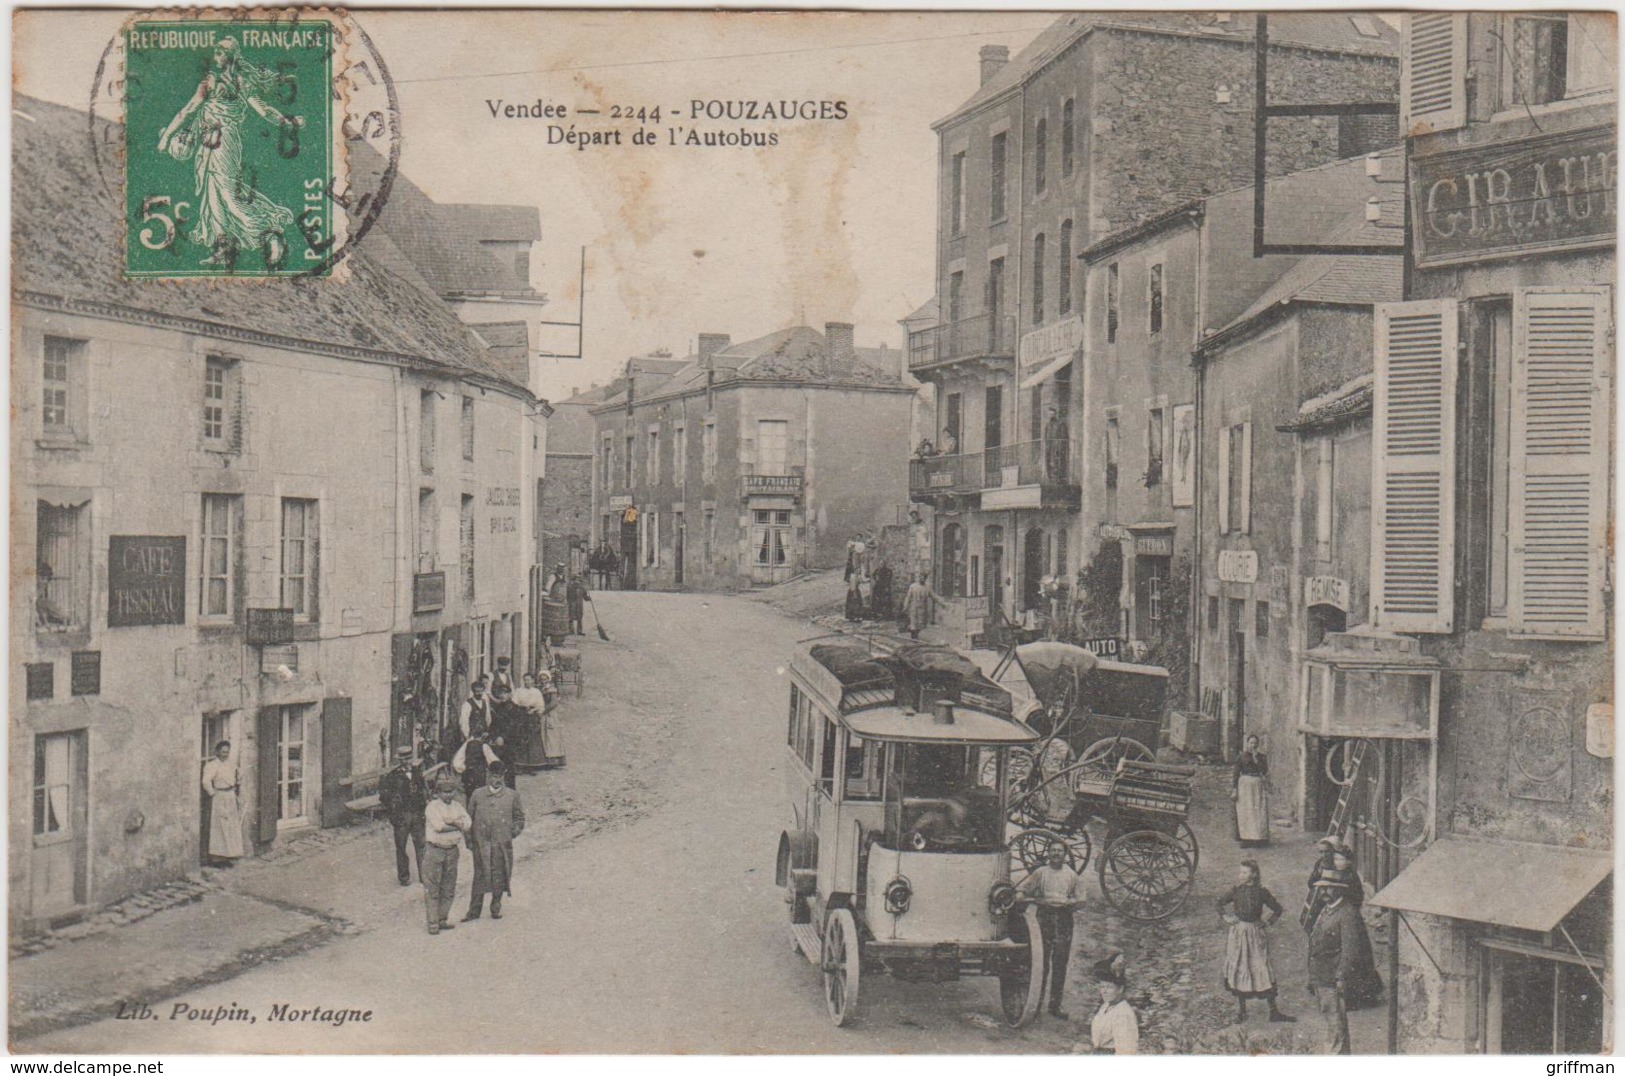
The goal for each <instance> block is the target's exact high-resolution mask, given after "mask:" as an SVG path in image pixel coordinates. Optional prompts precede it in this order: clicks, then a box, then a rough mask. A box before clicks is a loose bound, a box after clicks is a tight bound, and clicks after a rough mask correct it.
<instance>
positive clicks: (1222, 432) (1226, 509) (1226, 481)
mask: <svg viewBox="0 0 1625 1076" xmlns="http://www.w3.org/2000/svg"><path fill="white" fill-rule="evenodd" d="M1218 492H1219V533H1220V534H1229V533H1230V427H1229V426H1220V427H1219V491H1218Z"/></svg>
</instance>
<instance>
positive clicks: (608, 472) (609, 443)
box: [598, 433, 615, 493]
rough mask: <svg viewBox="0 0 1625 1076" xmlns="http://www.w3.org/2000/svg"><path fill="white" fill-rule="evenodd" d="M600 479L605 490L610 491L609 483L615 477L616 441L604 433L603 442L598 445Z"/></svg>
mask: <svg viewBox="0 0 1625 1076" xmlns="http://www.w3.org/2000/svg"><path fill="white" fill-rule="evenodd" d="M598 455H599V463H598V481H599V482H600V483H602V485H603V488H604V491H605V492H606V493H607V492H608V491H609V484H610V483H611V482H612V481H614V478H615V442H614V440H612V439H611V438H610V436H609V434H607V433H606V434H604V439H603V444H601V445H599V446H598Z"/></svg>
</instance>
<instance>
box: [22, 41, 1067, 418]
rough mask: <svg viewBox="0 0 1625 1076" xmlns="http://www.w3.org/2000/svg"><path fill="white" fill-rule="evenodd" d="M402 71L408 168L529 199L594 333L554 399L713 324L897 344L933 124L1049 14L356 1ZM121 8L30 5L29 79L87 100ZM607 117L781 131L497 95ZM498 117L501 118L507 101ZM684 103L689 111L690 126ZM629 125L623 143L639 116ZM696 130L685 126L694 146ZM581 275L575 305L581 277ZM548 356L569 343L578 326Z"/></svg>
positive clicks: (425, 181) (556, 273)
mask: <svg viewBox="0 0 1625 1076" xmlns="http://www.w3.org/2000/svg"><path fill="white" fill-rule="evenodd" d="M357 19H358V21H359V22H360V24H361V25H362V26H363V28H364V29H366V31H367V32H368V34H369V35H370V36H371V37H372V39H373V41H374V43H375V44H376V46H377V48H378V51H379V53H380V54H381V55H382V56H383V58H384V60H385V62H386V63H387V64H388V65H389V67H390V69H391V73H392V75H393V77H394V79H395V81H396V84H397V88H398V92H399V99H400V108H401V120H402V126H403V131H404V135H403V145H402V156H401V168H402V171H403V172H404V173H405V174H406V175H407V176H409V177H410V178H411V179H412V180H413V181H414V182H415V183H416V184H417V185H418V186H420V187H421V188H423V189H424V190H425V191H426V192H427V193H428V194H429V195H430V197H432V198H434V199H436V200H437V201H443V202H484V203H508V204H522V205H535V206H537V207H539V208H540V210H541V219H542V242H541V244H540V245H539V247H538V249H537V251H536V253H535V254H534V255H533V267H532V283H533V285H534V286H535V287H536V288H537V289H538V290H540V291H543V292H545V293H547V295H548V296H549V297H550V299H551V304H550V306H549V307H548V308H547V310H546V311H545V313H544V314H543V317H545V318H547V319H549V320H556V321H564V322H571V321H575V320H576V319H577V311H578V309H579V310H580V311H581V317H582V319H583V320H584V322H585V330H584V341H585V343H584V348H583V350H584V352H585V354H584V357H583V358H582V359H580V360H568V361H566V360H560V361H557V362H553V363H544V364H543V369H542V371H541V377H542V385H541V388H542V390H543V395H546V396H550V397H552V398H554V399H560V398H563V397H564V396H566V395H567V394H568V393H569V391H570V390H571V389H572V388H586V387H587V386H588V385H589V384H591V383H593V382H594V381H600V382H601V381H605V380H608V379H609V378H611V377H614V376H615V375H616V373H617V372H618V371H619V370H620V369H621V367H622V366H623V364H624V363H625V360H626V359H627V357H629V356H631V355H637V354H645V353H648V352H649V351H651V350H653V349H657V348H667V349H670V350H671V351H672V352H673V353H675V354H677V355H679V356H681V355H684V354H687V353H689V352H690V351H691V350H692V349H693V345H694V340H695V338H696V336H697V335H698V334H699V333H702V332H722V333H729V334H731V335H732V337H733V339H734V340H735V341H741V340H747V339H751V338H753V337H756V336H761V335H764V334H766V333H769V332H773V331H775V330H777V329H780V328H784V327H786V326H789V325H794V324H808V325H812V326H814V327H818V328H821V327H822V326H823V324H824V323H825V322H827V321H849V322H853V323H855V324H856V326H857V342H858V343H859V344H860V345H864V346H879V345H880V344H881V343H882V342H884V343H886V344H888V345H889V346H892V347H901V346H902V345H903V342H904V341H903V333H902V329H901V328H900V327H899V325H898V324H897V322H898V320H899V319H901V318H902V317H904V316H905V315H907V314H908V313H910V312H911V311H912V310H914V309H915V308H916V307H918V306H919V305H920V304H921V303H923V302H925V301H926V300H927V299H929V298H930V297H931V294H932V287H933V275H934V262H935V223H934V219H935V218H934V213H935V205H936V136H935V135H934V134H933V132H932V131H931V128H930V125H931V123H932V121H934V120H936V119H938V118H940V117H942V116H944V115H946V114H947V113H949V112H951V111H952V110H953V109H954V108H955V107H957V106H958V105H959V104H960V103H962V102H963V101H964V100H965V99H966V98H968V97H969V96H970V95H971V94H972V93H973V92H974V91H975V89H976V86H977V84H978V80H979V75H978V60H977V54H978V50H979V49H980V47H981V46H983V45H988V44H997V45H1006V46H1008V47H1009V48H1010V50H1011V53H1012V55H1013V54H1014V53H1016V52H1017V51H1019V50H1020V48H1021V47H1022V46H1024V45H1025V44H1027V42H1029V41H1030V40H1031V39H1032V38H1033V37H1034V36H1035V35H1036V34H1037V33H1038V31H1039V30H1041V29H1042V28H1043V27H1044V26H1045V25H1046V24H1047V23H1048V21H1049V17H1048V16H1045V15H1043V14H1037V13H1032V12H1024V13H1008V14H1005V13H995V14H988V13H968V12H967V13H947V14H944V13H912V12H903V13H876V12H864V13H806V12H802V13H776V14H761V13H723V12H687V13H676V12H652V11H643V12H637V13H626V12H605V11H598V12H593V11H584V12H583V11H576V12H524V11H481V12H471V11H460V12H430V11H390V12H380V11H370V12H369V11H362V12H358V13H357ZM120 20H121V13H120V12H117V11H91V12H64V11H29V12H23V13H21V14H19V15H18V16H17V18H16V22H15V37H14V53H13V66H14V70H13V75H14V85H15V86H16V88H17V89H19V90H20V91H21V92H23V93H25V94H30V95H33V96H37V97H42V98H45V99H46V100H50V101H54V102H58V103H61V104H65V105H71V106H74V107H78V108H84V107H86V105H87V104H88V101H89V94H90V87H91V84H92V81H93V78H94V74H95V70H96V64H97V61H98V60H99V59H100V57H101V54H102V51H103V50H104V48H105V47H106V45H107V43H108V41H109V40H110V39H111V38H112V37H113V35H114V33H115V32H116V30H117V28H118V25H119V23H120ZM538 99H541V100H542V101H544V102H546V103H548V104H555V103H556V104H564V105H567V106H569V107H570V108H572V109H576V108H599V109H601V110H603V112H604V113H606V115H603V116H599V117H587V116H572V117H571V119H570V120H566V121H564V124H563V125H564V126H568V125H569V123H570V122H572V121H573V122H575V123H576V124H577V126H578V127H581V126H585V125H588V124H601V123H602V121H603V120H605V119H608V116H607V113H608V112H609V110H610V109H612V108H613V107H614V106H632V107H634V108H636V107H654V106H656V105H658V106H660V107H661V108H662V113H663V114H662V119H661V122H660V123H659V124H658V125H656V124H654V123H652V122H650V123H646V124H645V126H649V127H651V128H655V129H656V130H657V131H659V132H661V133H662V134H663V135H665V137H669V133H667V129H668V128H671V127H673V126H676V125H681V126H683V127H685V128H687V127H704V128H707V129H711V130H723V131H734V130H738V129H740V128H741V127H745V128H749V129H752V130H764V129H767V130H775V131H777V132H778V134H779V141H778V144H777V145H776V146H772V147H767V148H738V147H720V148H716V147H709V148H708V147H693V148H690V147H681V148H678V147H670V146H657V147H652V148H651V147H634V146H631V145H629V144H624V145H622V146H619V147H615V146H608V147H597V146H595V147H590V148H588V149H586V150H580V149H576V148H574V147H571V146H566V145H549V144H548V138H547V126H548V124H549V123H550V122H556V121H553V120H528V119H497V118H493V117H492V115H491V110H490V104H489V102H503V103H504V104H507V103H530V104H534V103H535V102H536V101H537V100H538ZM784 99H788V100H793V101H803V100H810V101H831V102H834V101H840V102H845V109H846V114H847V118H846V119H844V120H828V121H824V120H813V121H796V122H789V123H737V122H729V121H727V120H718V121H709V120H701V121H691V120H690V119H689V118H688V112H689V110H690V109H691V108H692V104H691V102H693V101H695V100H701V101H711V100H716V101H729V100H733V101H748V100H754V101H758V102H766V101H778V100H784ZM499 107H500V106H499ZM674 110H681V111H682V112H683V113H684V114H683V115H682V116H680V117H678V118H676V119H674V117H673V115H672V113H673V111H674ZM603 126H604V127H606V128H612V127H613V126H621V127H622V128H623V130H624V134H623V141H624V140H625V139H627V138H629V137H630V134H631V132H632V131H633V130H635V129H636V127H637V126H638V125H637V124H636V123H632V124H617V125H612V124H603ZM680 134H686V131H685V132H681V133H680ZM583 247H585V248H586V258H587V281H586V293H585V299H584V302H580V303H579V306H578V287H577V279H578V276H577V274H578V266H579V258H580V250H581V248H583ZM553 332H556V333H557V336H556V337H547V338H544V340H543V345H544V348H546V349H549V350H555V351H562V352H568V351H573V350H574V345H575V334H574V330H553Z"/></svg>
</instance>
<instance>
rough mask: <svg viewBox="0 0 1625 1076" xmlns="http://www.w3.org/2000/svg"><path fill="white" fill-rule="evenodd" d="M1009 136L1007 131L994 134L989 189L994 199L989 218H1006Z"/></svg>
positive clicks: (996, 219) (995, 219) (990, 204)
mask: <svg viewBox="0 0 1625 1076" xmlns="http://www.w3.org/2000/svg"><path fill="white" fill-rule="evenodd" d="M1007 144H1008V138H1007V135H1006V134H1005V132H1003V131H1000V132H999V133H998V134H996V135H994V136H993V146H992V163H991V165H990V167H989V170H988V173H989V178H988V190H989V192H990V197H991V199H992V201H991V202H990V203H989V206H990V208H989V211H988V219H989V220H994V221H1000V220H1003V219H1004V218H1005V205H1004V200H1005V193H1006V192H1005V176H1004V165H1005V147H1006V145H1007Z"/></svg>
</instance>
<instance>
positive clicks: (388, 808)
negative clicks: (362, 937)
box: [378, 744, 429, 885]
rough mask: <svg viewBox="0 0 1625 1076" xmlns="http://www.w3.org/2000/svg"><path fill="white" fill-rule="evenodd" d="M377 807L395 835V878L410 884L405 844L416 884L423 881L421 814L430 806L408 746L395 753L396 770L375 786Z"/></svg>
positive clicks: (420, 768)
mask: <svg viewBox="0 0 1625 1076" xmlns="http://www.w3.org/2000/svg"><path fill="white" fill-rule="evenodd" d="M378 804H379V806H381V807H382V808H383V809H384V816H385V817H386V818H388V819H389V825H390V828H391V829H393V830H394V831H395V877H396V878H397V879H399V881H400V883H401V884H402V885H411V884H412V870H411V863H410V862H409V861H408V860H407V858H406V842H407V840H408V839H410V840H411V842H412V853H413V855H414V856H415V857H416V859H417V862H418V882H419V883H421V882H422V881H423V825H424V823H423V812H424V809H425V808H426V807H427V806H428V805H429V797H428V795H427V794H426V793H425V785H424V783H423V768H422V767H421V766H419V765H418V764H417V763H416V762H415V761H414V760H413V758H412V747H411V745H410V744H408V745H407V746H405V747H399V748H396V750H395V768H394V769H392V770H390V771H389V772H388V773H386V774H384V776H383V779H382V780H380V781H379V782H378Z"/></svg>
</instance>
